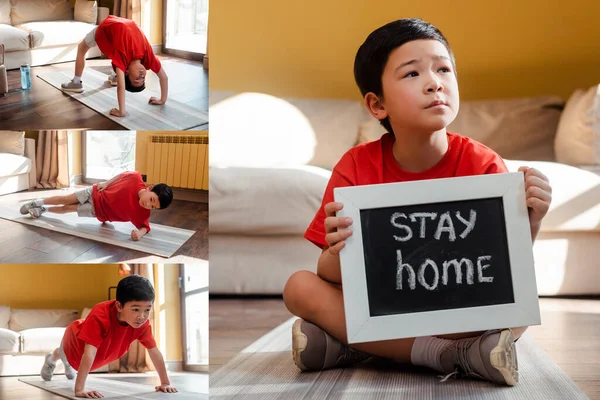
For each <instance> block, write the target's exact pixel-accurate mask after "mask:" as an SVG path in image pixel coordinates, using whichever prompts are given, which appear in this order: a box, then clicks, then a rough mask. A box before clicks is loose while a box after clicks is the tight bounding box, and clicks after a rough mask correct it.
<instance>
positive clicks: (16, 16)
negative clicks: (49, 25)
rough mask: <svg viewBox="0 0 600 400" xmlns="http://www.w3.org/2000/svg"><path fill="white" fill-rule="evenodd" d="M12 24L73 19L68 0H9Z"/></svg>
mask: <svg viewBox="0 0 600 400" xmlns="http://www.w3.org/2000/svg"><path fill="white" fill-rule="evenodd" d="M10 4H11V10H10V18H11V21H12V25H15V26H16V25H21V24H24V23H26V22H34V21H60V20H63V21H68V20H72V19H73V8H72V7H71V3H70V2H69V0H27V1H23V0H10Z"/></svg>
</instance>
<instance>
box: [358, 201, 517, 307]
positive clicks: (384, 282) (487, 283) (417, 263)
mask: <svg viewBox="0 0 600 400" xmlns="http://www.w3.org/2000/svg"><path fill="white" fill-rule="evenodd" d="M502 203H503V202H502V198H501V197H496V198H487V199H476V200H462V201H453V202H444V203H433V204H417V205H409V206H401V207H385V208H377V209H363V210H360V219H361V230H362V240H363V248H364V258H365V273H366V280H367V292H368V299H369V312H370V315H371V316H381V315H390V314H402V313H412V312H423V311H432V310H447V309H456V308H465V307H479V306H488V305H493V304H509V303H514V292H513V286H512V277H511V266H510V259H509V254H508V243H507V237H506V222H505V219H504V210H503V204H502Z"/></svg>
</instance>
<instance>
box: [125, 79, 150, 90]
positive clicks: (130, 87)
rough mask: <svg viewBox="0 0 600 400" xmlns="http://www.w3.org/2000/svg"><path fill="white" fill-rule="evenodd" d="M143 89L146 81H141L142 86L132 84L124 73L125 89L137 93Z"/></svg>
mask: <svg viewBox="0 0 600 400" xmlns="http://www.w3.org/2000/svg"><path fill="white" fill-rule="evenodd" d="M144 89H146V83H142V86H133V85H132V84H131V80H129V77H128V76H127V75H125V90H127V91H129V92H134V93H137V92H141V91H142V90H144Z"/></svg>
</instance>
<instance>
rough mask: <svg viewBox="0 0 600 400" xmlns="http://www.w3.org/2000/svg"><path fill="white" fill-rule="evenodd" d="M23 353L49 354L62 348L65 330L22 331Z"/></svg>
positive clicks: (40, 329) (38, 329)
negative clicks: (61, 343)
mask: <svg viewBox="0 0 600 400" xmlns="http://www.w3.org/2000/svg"><path fill="white" fill-rule="evenodd" d="M20 333H21V352H22V353H23V354H26V353H44V354H46V353H49V352H52V351H54V349H56V348H58V347H59V346H60V342H61V341H62V338H63V335H64V334H65V328H36V329H25V330H24V331H21V332H20Z"/></svg>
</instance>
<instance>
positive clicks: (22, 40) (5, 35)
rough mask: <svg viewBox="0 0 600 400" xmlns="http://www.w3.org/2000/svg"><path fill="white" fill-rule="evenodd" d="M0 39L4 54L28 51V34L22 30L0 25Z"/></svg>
mask: <svg viewBox="0 0 600 400" xmlns="http://www.w3.org/2000/svg"><path fill="white" fill-rule="evenodd" d="M0 38H2V43H4V50H5V51H6V52H9V51H20V50H29V33H28V32H26V31H24V30H22V29H18V28H15V27H14V26H11V25H4V24H0Z"/></svg>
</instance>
